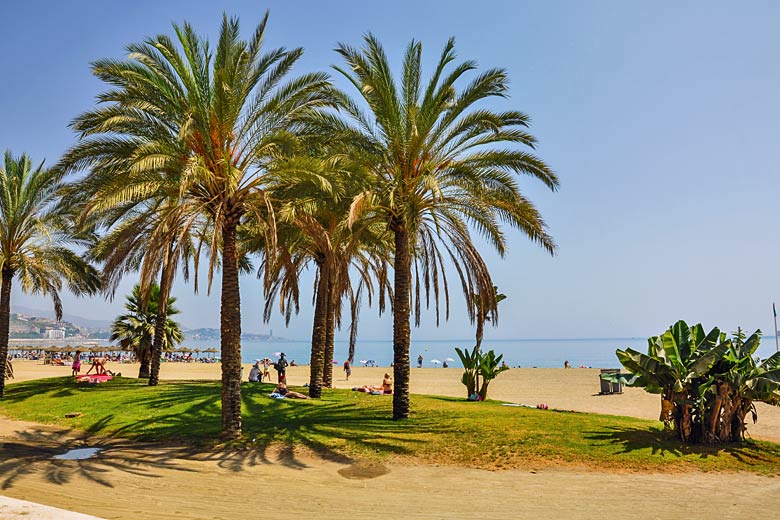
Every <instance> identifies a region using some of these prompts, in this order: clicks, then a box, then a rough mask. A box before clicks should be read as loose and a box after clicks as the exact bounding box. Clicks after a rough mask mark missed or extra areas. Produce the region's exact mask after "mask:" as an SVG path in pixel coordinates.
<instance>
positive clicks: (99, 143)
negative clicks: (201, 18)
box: [72, 13, 331, 438]
mask: <svg viewBox="0 0 780 520" xmlns="http://www.w3.org/2000/svg"><path fill="white" fill-rule="evenodd" d="M267 20H268V14H267V13H266V15H265V17H264V18H263V20H262V21H261V22H260V24H259V25H258V26H257V27H256V28H255V30H254V32H253V34H252V36H251V38H249V40H242V39H241V38H240V36H239V24H238V20H237V19H228V18H227V17H226V16H223V20H222V25H221V28H220V34H219V39H218V41H217V44H216V46H215V51H214V52H212V50H211V48H210V47H209V44H208V41H207V39H206V38H203V37H199V36H198V34H197V33H196V32H195V30H194V29H193V28H192V26H190V25H189V24H188V23H185V24H183V25H181V26H179V25H174V31H175V33H176V37H175V38H174V39H171V38H170V37H168V36H166V35H159V36H156V37H154V38H149V39H147V40H146V41H145V42H144V43H141V44H133V45H130V46H128V51H129V52H130V57H129V59H127V60H124V61H114V60H101V61H98V62H96V63H95V64H94V66H93V73H94V74H95V75H96V76H98V77H99V78H101V79H103V80H104V81H106V82H107V83H109V84H111V85H112V87H113V88H112V90H110V91H107V92H105V93H104V94H102V95H101V96H100V98H99V99H100V101H101V102H102V103H106V104H107V105H105V106H102V107H101V108H99V109H97V110H95V111H94V112H93V113H92V114H94V117H92V116H90V115H87V116H85V117H83V118H82V120H81V121H80V123H79V128H80V129H81V131H82V132H85V133H89V137H88V138H87V141H86V142H85V143H82V145H81V146H82V149H83V150H84V154H82V158H79V157H78V154H75V155H74V159H75V160H74V161H72V164H73V167H78V166H79V165H82V164H86V163H88V161H85V160H84V159H83V157H86V156H90V155H91V157H93V158H97V159H98V160H99V159H103V158H105V159H106V161H108V162H109V163H110V157H111V155H112V154H113V153H114V151H115V150H117V149H120V150H122V151H121V152H120V153H121V155H122V157H132V158H133V161H132V170H131V172H132V174H133V175H134V176H135V177H137V178H141V177H143V176H145V175H148V176H149V177H150V179H151V180H150V182H149V183H147V184H146V185H143V186H142V185H140V184H134V185H132V186H130V187H129V188H128V189H127V190H125V191H122V192H119V193H117V194H115V195H114V196H115V197H117V198H121V197H123V198H125V199H126V200H137V199H139V198H143V197H144V196H147V197H154V196H156V194H157V193H158V191H159V184H158V182H160V181H159V177H160V176H159V175H158V173H159V172H165V174H166V176H167V181H171V180H172V181H173V182H174V183H175V184H177V185H178V186H179V195H180V197H181V202H182V203H184V204H186V205H187V206H188V207H189V208H191V210H192V211H197V212H199V213H200V214H202V215H204V216H205V217H206V218H207V219H208V223H207V224H208V228H209V229H210V230H211V236H210V237H209V238H208V240H207V242H208V244H209V247H210V265H209V272H208V278H209V287H210V285H211V280H212V277H213V273H214V271H215V269H216V268H217V267H221V271H222V288H221V291H222V294H221V310H220V314H221V318H220V329H221V347H222V434H223V437H226V438H233V437H237V436H239V435H240V434H241V387H240V384H241V301H240V292H239V267H240V265H239V259H240V256H241V255H240V251H241V244H240V242H239V234H238V233H239V231H240V229H241V228H242V227H243V226H249V227H252V228H256V229H263V230H265V231H266V232H267V234H268V238H267V240H266V241H265V242H266V243H267V244H268V247H269V248H270V249H273V243H274V236H273V235H274V233H273V231H274V224H273V209H272V208H271V206H270V201H269V199H268V197H267V196H266V194H265V192H264V189H263V188H264V184H265V176H266V174H267V173H268V169H269V167H270V166H271V164H272V163H273V161H274V160H275V159H276V158H278V157H279V156H280V155H284V154H286V153H290V152H292V151H294V150H295V148H296V146H297V142H298V139H297V135H296V132H297V130H298V129H299V125H298V124H297V121H298V120H299V119H300V118H301V117H303V116H304V115H306V114H307V113H308V112H310V111H312V110H316V109H318V108H319V107H322V106H326V105H329V104H330V103H331V102H330V93H329V83H328V78H327V75H325V74H321V73H317V74H305V75H303V76H300V77H298V78H295V79H291V80H288V81H286V82H285V78H286V77H287V76H288V74H289V72H290V70H291V69H292V67H293V65H294V64H295V63H296V62H297V61H298V59H299V58H300V56H301V55H302V52H303V51H302V49H300V48H298V49H293V50H286V49H284V48H279V49H273V50H270V51H269V52H266V53H264V52H263V50H264V46H263V40H264V35H265V27H266V23H267ZM172 136H175V139H173V140H172ZM172 143H173V144H172ZM124 164H125V163H122V165H124ZM182 165H183V168H182V167H181V166H182ZM171 176H175V178H174V179H170V177H171Z"/></svg>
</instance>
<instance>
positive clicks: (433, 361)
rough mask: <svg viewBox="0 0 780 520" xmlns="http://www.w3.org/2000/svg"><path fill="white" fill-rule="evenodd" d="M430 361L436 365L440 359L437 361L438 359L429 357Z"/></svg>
mask: <svg viewBox="0 0 780 520" xmlns="http://www.w3.org/2000/svg"><path fill="white" fill-rule="evenodd" d="M431 363H433V364H434V365H438V364H439V363H441V361H439V360H438V359H431Z"/></svg>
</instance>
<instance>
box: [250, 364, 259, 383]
mask: <svg viewBox="0 0 780 520" xmlns="http://www.w3.org/2000/svg"><path fill="white" fill-rule="evenodd" d="M249 382H250V383H259V382H260V365H259V364H258V363H255V364H254V365H252V370H250V371H249Z"/></svg>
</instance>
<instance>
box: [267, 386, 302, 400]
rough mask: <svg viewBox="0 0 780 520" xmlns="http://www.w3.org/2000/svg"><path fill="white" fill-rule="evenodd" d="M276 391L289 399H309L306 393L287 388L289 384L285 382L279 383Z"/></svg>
mask: <svg viewBox="0 0 780 520" xmlns="http://www.w3.org/2000/svg"><path fill="white" fill-rule="evenodd" d="M274 393H277V394H279V395H283V396H284V397H287V398H288V399H289V398H291V399H308V398H309V396H308V395H304V394H301V393H298V392H293V391H292V390H290V389H289V388H287V385H286V384H284V383H279V384H278V385H276V388H274Z"/></svg>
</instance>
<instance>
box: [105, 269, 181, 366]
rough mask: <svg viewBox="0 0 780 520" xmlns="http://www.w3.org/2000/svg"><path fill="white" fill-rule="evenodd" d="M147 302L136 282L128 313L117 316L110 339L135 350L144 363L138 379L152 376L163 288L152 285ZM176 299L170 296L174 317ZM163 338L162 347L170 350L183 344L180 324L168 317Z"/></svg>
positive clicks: (169, 308) (170, 309) (127, 348)
mask: <svg viewBox="0 0 780 520" xmlns="http://www.w3.org/2000/svg"><path fill="white" fill-rule="evenodd" d="M147 298H148V301H146V302H145V303H144V298H143V296H142V294H141V286H140V285H139V284H136V286H135V287H133V292H132V294H130V295H128V296H127V301H126V302H125V310H126V311H127V312H126V313H125V314H122V315H121V316H118V317H117V318H116V319H115V320H114V323H112V324H111V337H110V339H111V341H117V342H118V343H119V345H120V346H121V347H122V348H123V349H125V350H133V351H134V352H135V356H136V358H137V359H138V361H139V362H140V364H141V367H140V368H139V370H138V377H139V378H148V377H149V365H150V361H151V357H152V345H153V344H154V341H155V339H156V337H155V334H156V331H157V307H158V306H159V304H160V287H159V286H158V285H156V284H153V285H152V286H151V287H150V288H149V294H148V297H147ZM175 302H176V298H168V302H167V306H166V307H167V309H168V310H167V316H174V315H176V314H178V313H179V311H178V310H177V309H176V308H175V307H174V306H173V303H175ZM161 328H162V331H163V334H162V337H161V338H160V340H161V341H160V342H161V344H162V350H170V349H172V348H173V347H175V346H176V345H177V344H179V343H181V341H182V339H183V336H182V332H181V329H180V328H179V324H178V323H176V322H175V321H173V320H171V319H170V318H166V320H165V323H163V326H162V327H161Z"/></svg>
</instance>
